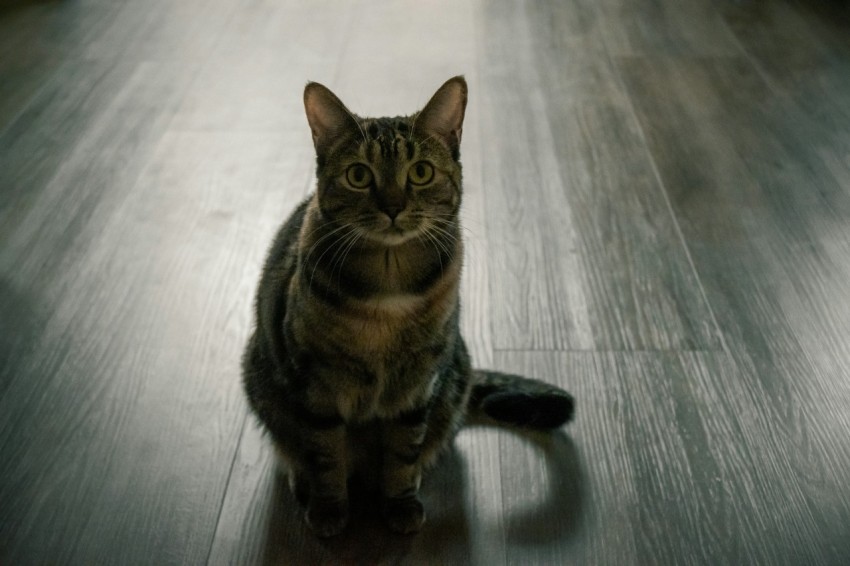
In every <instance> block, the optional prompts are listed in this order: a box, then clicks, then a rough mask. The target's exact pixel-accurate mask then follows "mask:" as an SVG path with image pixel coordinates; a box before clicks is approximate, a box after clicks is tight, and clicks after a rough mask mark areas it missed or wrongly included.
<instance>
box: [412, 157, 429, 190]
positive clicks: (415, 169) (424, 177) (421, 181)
mask: <svg viewBox="0 0 850 566" xmlns="http://www.w3.org/2000/svg"><path fill="white" fill-rule="evenodd" d="M433 178H434V166H433V165H431V164H430V163H428V162H427V161H417V162H416V163H414V164H413V165H412V166H411V167H410V169H408V171H407V179H408V180H409V181H410V183H411V184H413V185H427V184H428V183H430V182H431V180H432V179H433Z"/></svg>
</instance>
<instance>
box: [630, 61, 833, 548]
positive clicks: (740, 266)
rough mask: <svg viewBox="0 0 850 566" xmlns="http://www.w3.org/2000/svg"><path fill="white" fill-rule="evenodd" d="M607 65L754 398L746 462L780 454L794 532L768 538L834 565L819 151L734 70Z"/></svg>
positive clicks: (828, 235)
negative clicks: (758, 433) (759, 446)
mask: <svg viewBox="0 0 850 566" xmlns="http://www.w3.org/2000/svg"><path fill="white" fill-rule="evenodd" d="M621 68H622V71H623V75H624V77H625V80H626V82H627V84H628V85H629V90H630V93H631V94H632V96H633V99H634V100H635V105H636V108H637V112H638V115H639V116H640V119H641V123H642V125H643V127H644V129H645V131H646V132H647V138H648V140H649V145H650V147H651V149H652V152H653V156H654V157H655V160H656V163H657V164H658V169H659V172H660V175H661V177H662V179H663V180H664V183H665V187H666V188H667V190H668V194H669V195H670V199H671V202H672V205H673V208H674V210H675V211H676V214H677V216H678V217H679V218H680V221H681V225H682V231H683V233H684V236H685V239H686V241H687V242H688V245H689V247H690V249H691V252H692V254H693V258H694V262H695V264H696V267H697V271H698V272H699V274H700V278H701V280H702V282H703V284H704V286H705V289H706V292H707V296H708V298H709V301H710V302H711V304H712V306H713V308H714V312H715V314H716V316H717V319H718V322H719V325H720V327H721V329H722V331H723V333H724V335H725V336H726V343H727V344H728V346H729V349H730V353H731V354H732V356H733V357H734V359H735V360H736V362H737V364H738V365H739V367H740V368H742V372H743V373H742V380H744V381H745V386H746V387H748V388H751V389H752V390H754V391H757V392H758V395H757V397H758V398H759V399H760V400H761V403H762V408H761V411H760V413H759V414H760V415H761V417H762V418H763V419H764V424H763V425H762V426H763V427H764V429H765V430H770V435H769V436H767V435H766V438H765V447H764V449H763V450H762V451H754V452H753V457H754V458H759V461H757V462H754V464H753V465H754V467H755V468H756V469H759V470H763V469H764V468H765V467H766V466H771V467H772V468H774V469H775V468H779V467H780V466H779V465H778V464H777V460H775V459H770V460H769V461H768V460H761V458H764V454H765V453H766V452H767V453H770V452H772V451H782V452H784V456H783V458H784V459H783V461H782V462H781V473H782V474H783V478H782V480H781V482H780V483H781V484H782V485H785V486H786V489H785V494H786V495H784V496H783V497H785V498H786V501H785V505H786V506H787V508H788V510H789V511H788V513H789V515H788V516H789V517H791V518H794V520H797V521H801V524H800V525H796V526H794V527H787V532H784V533H783V534H782V536H783V537H787V538H789V540H797V541H798V543H799V544H800V545H801V550H800V552H803V553H810V554H813V555H814V554H815V551H814V550H813V548H817V546H818V545H819V544H820V545H823V546H824V550H823V552H824V554H823V556H832V557H833V558H832V559H829V560H828V559H824V560H825V563H838V562H831V561H830V560H834V559H837V557H841V558H846V556H847V547H846V545H845V544H844V543H843V542H842V541H843V540H844V538H841V537H839V536H838V534H837V532H836V528H835V527H833V522H834V521H839V522H840V523H842V524H846V522H847V509H846V507H845V506H843V504H839V505H836V504H835V503H833V502H830V501H826V500H824V498H823V495H822V490H823V489H826V490H834V492H835V493H840V492H841V491H842V489H844V488H843V487H842V486H845V485H847V477H846V472H845V470H846V468H847V466H846V462H848V461H850V446H848V444H850V443H848V441H847V440H846V438H847V435H846V430H847V427H848V425H850V423H848V421H847V418H846V416H845V411H844V410H843V407H845V406H846V403H847V401H848V400H850V387H848V384H847V381H846V378H845V377H843V375H845V374H843V373H842V369H846V367H847V355H846V348H845V342H846V336H847V335H848V334H847V332H848V328H850V326H848V323H849V322H850V316H848V312H847V309H846V308H844V305H846V304H847V300H848V296H847V294H848V291H847V286H846V283H845V282H846V281H847V267H846V266H847V259H848V257H850V255H848V250H849V249H850V247H848V241H850V231H848V229H847V227H846V222H845V219H846V212H847V210H848V204H850V202H848V194H847V192H846V191H845V190H843V189H842V187H841V186H840V183H839V182H838V181H836V179H835V178H834V177H833V176H832V175H831V170H830V169H829V168H827V167H823V166H822V162H821V161H820V159H821V155H822V150H821V153H819V151H818V148H819V146H820V147H823V146H821V144H820V143H818V142H815V143H813V141H814V140H812V139H811V138H806V137H804V136H803V137H801V135H802V134H804V133H805V132H809V131H812V128H813V122H812V119H811V117H810V116H809V115H808V114H807V113H806V112H805V111H801V109H800V108H799V107H797V106H796V104H795V103H794V100H793V99H791V98H788V97H785V96H781V95H774V94H773V92H774V91H773V90H772V88H771V87H770V86H769V85H768V84H767V83H765V82H763V80H762V78H761V76H760V75H759V74H758V71H757V70H755V69H754V68H752V67H751V66H750V65H749V64H747V63H746V62H743V61H740V60H708V61H689V62H687V63H685V62H682V61H673V60H663V61H661V60H651V61H649V60H636V59H631V60H628V61H624V62H623V65H622V66H621ZM662 89H663V92H662ZM662 116H663V119H662ZM706 116H710V117H711V119H710V120H709V119H706ZM695 124H699V126H700V127H699V129H698V131H696V130H695V129H694V125H695ZM817 131H820V132H821V133H824V132H823V131H822V130H817ZM826 133H827V135H828V134H829V133H828V132H826ZM720 140H723V141H724V142H725V143H720ZM806 146H808V147H806ZM826 147H828V146H826ZM814 477H816V478H818V479H817V481H815V482H812V481H810V480H809V478H814ZM824 486H829V487H824ZM775 497H780V495H779V494H775ZM801 517H805V518H806V520H803V519H801ZM795 530H796V531H798V532H800V533H803V534H797V535H795V534H794V533H793V531H795ZM794 537H797V538H796V539H795V538H794ZM812 540H814V541H819V543H817V542H816V543H811V541H812ZM812 544H814V546H811V545H812ZM829 553H834V554H829Z"/></svg>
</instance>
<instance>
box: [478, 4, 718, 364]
mask: <svg viewBox="0 0 850 566" xmlns="http://www.w3.org/2000/svg"><path fill="white" fill-rule="evenodd" d="M486 6H487V12H485V14H483V15H482V16H481V17H482V20H483V21H484V22H485V23H484V24H483V25H485V26H493V27H492V28H485V29H484V30H483V31H482V32H481V36H482V37H483V38H488V39H486V40H485V43H484V45H483V46H482V53H481V58H482V66H483V68H485V69H486V71H483V72H482V85H481V88H482V92H483V93H484V96H485V97H486V98H485V102H484V106H485V108H484V110H483V117H482V121H483V124H482V127H483V128H484V131H483V134H482V137H483V138H484V139H486V140H489V141H490V144H491V147H490V148H488V149H490V151H488V152H486V153H485V154H484V155H485V159H486V161H485V163H484V171H485V184H486V186H487V187H488V196H489V195H492V198H488V207H489V208H488V234H490V235H491V238H492V242H493V246H492V248H491V249H492V253H493V261H494V267H493V268H492V269H493V271H491V285H492V289H493V300H494V302H495V304H496V305H498V306H499V308H498V311H497V312H498V313H499V314H498V315H494V343H495V346H496V348H497V349H516V348H518V349H591V348H596V349H613V350H647V349H648V350H655V349H661V350H665V349H714V348H718V347H719V345H720V344H719V341H718V338H717V334H716V330H715V328H714V327H713V322H712V321H711V313H710V310H709V309H708V306H707V304H706V303H705V301H704V299H703V297H702V295H701V292H700V288H699V283H698V281H697V279H696V276H695V274H694V273H693V270H692V267H691V265H690V263H689V258H688V255H687V250H686V249H685V248H684V246H683V243H682V242H681V240H680V238H679V237H678V232H677V230H678V228H677V226H676V223H675V220H674V218H673V217H672V215H671V213H670V211H669V208H668V207H667V205H666V203H665V202H664V199H663V192H662V190H661V187H660V186H659V184H658V180H657V178H656V176H655V173H654V170H653V164H652V161H651V160H650V159H649V154H648V152H647V151H646V148H645V145H644V142H643V139H642V133H641V131H640V128H639V125H638V124H637V122H636V121H635V120H634V117H633V115H632V113H631V109H630V107H629V103H628V99H627V97H626V96H625V95H624V93H623V92H622V89H621V87H620V85H619V83H618V79H617V77H616V73H615V72H614V71H613V68H612V66H611V64H610V62H609V60H608V59H607V57H606V56H605V54H604V52H602V53H600V52H596V51H594V50H593V49H591V50H590V51H589V52H584V51H583V50H582V49H580V48H579V49H575V50H574V52H572V53H571V56H570V57H569V58H565V57H563V56H562V51H561V50H560V49H558V48H557V46H559V45H560V42H559V39H558V36H557V30H549V29H548V28H546V27H545V26H544V24H545V23H546V20H547V19H548V17H547V14H546V13H545V12H544V13H543V14H538V13H537V12H536V11H535V10H527V11H523V10H521V9H520V8H518V7H517V6H516V5H514V4H511V3H508V4H501V3H487V4H486ZM547 34H549V35H547ZM593 41H594V40H593V39H592V38H588V42H589V44H591V45H592V44H593ZM514 61H517V62H516V63H515V62H514ZM573 77H581V78H579V79H574V78H573ZM500 164H505V166H503V167H500ZM490 203H492V206H490ZM520 235H521V236H520Z"/></svg>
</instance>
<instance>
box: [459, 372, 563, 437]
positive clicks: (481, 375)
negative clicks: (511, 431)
mask: <svg viewBox="0 0 850 566" xmlns="http://www.w3.org/2000/svg"><path fill="white" fill-rule="evenodd" d="M473 380H474V381H473V385H472V395H471V396H470V398H469V414H470V416H471V417H473V420H477V418H480V417H481V416H482V414H483V415H485V416H486V417H489V418H490V419H492V420H495V421H498V422H499V423H503V424H508V425H513V426H519V427H525V428H535V429H553V428H558V427H559V426H561V425H563V424H565V423H567V422H568V421H570V419H572V418H573V411H574V409H575V400H574V399H573V396H572V395H570V394H569V393H567V392H566V391H564V390H563V389H561V388H559V387H555V386H554V385H550V384H548V383H544V382H543V381H539V380H537V379H531V378H528V377H522V376H519V375H511V374H507V373H500V372H495V371H487V370H474V371H473Z"/></svg>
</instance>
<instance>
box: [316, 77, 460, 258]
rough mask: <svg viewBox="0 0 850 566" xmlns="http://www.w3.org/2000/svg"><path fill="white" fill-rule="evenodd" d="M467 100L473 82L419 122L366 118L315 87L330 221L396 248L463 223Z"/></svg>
mask: <svg viewBox="0 0 850 566" xmlns="http://www.w3.org/2000/svg"><path fill="white" fill-rule="evenodd" d="M466 98H467V89H466V81H465V80H464V79H463V77H454V78H452V79H449V80H448V81H446V83H445V84H443V86H441V87H440V88H439V90H437V92H436V93H435V94H434V96H432V97H431V100H430V101H429V102H428V104H426V105H425V108H423V109H422V110H421V111H419V112H417V113H415V114H412V115H411V116H406V117H396V118H361V117H359V116H357V115H355V114H353V113H352V112H350V111H349V110H348V109H347V108H346V107H345V105H344V104H343V103H342V102H341V101H340V99H339V98H337V97H336V95H334V94H333V93H332V92H331V91H330V90H328V89H327V88H326V87H325V86H323V85H320V84H318V83H310V84H308V85H307V87H306V88H305V89H304V107H305V109H306V111H307V121H308V122H309V124H310V129H311V131H312V133H313V144H314V145H315V147H316V156H317V163H318V168H317V176H318V198H319V206H320V209H321V211H322V214H323V216H324V217H325V218H326V219H327V220H329V221H332V222H335V223H339V224H345V225H348V226H351V227H352V228H354V229H355V230H357V231H358V232H359V233H360V235H361V237H363V238H365V239H368V240H371V241H374V242H378V243H381V244H384V245H388V246H392V245H398V244H400V243H402V242H404V241H407V240H409V239H411V238H414V237H418V236H421V235H422V234H425V233H426V232H428V231H433V230H437V231H439V230H442V229H445V228H446V227H447V226H448V225H449V224H453V223H455V222H456V220H457V213H458V208H459V206H460V198H461V173H460V162H459V158H460V139H461V131H462V127H463V116H464V112H465V110H466Z"/></svg>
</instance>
